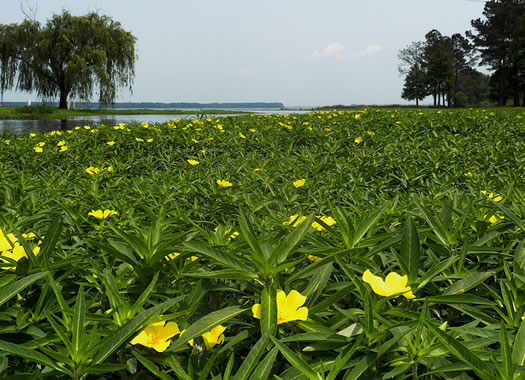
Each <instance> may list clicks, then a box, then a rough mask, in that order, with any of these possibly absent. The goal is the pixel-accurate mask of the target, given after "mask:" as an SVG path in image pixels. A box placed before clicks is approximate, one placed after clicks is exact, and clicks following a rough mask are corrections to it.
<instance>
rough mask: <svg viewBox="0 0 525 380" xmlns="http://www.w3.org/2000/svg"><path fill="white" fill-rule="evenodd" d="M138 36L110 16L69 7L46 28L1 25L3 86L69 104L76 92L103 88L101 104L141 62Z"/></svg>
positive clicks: (86, 94)
mask: <svg viewBox="0 0 525 380" xmlns="http://www.w3.org/2000/svg"><path fill="white" fill-rule="evenodd" d="M135 40H136V39H135V37H134V36H133V35H132V34H131V33H129V32H126V31H124V30H123V29H122V27H121V26H120V23H118V22H115V21H113V20H112V19H111V18H110V17H108V16H102V15H99V14H97V13H94V12H93V13H89V14H87V15H85V16H73V15H71V14H70V13H69V12H67V11H63V12H62V14H60V15H53V17H52V18H51V19H50V20H48V21H47V23H46V24H45V25H44V26H42V25H40V23H39V22H38V21H36V20H30V19H26V20H24V21H23V22H22V23H20V24H18V25H16V24H11V25H0V62H1V64H0V88H1V90H2V93H3V91H4V89H9V88H12V87H13V85H14V84H15V83H14V78H15V77H16V78H17V84H16V88H17V89H19V90H23V91H36V92H37V93H38V95H40V96H42V97H44V98H54V97H57V96H58V97H59V99H60V104H59V108H67V99H68V98H69V97H71V96H74V97H78V98H79V99H81V100H89V98H90V97H91V96H92V94H93V92H94V91H95V85H98V86H99V94H100V99H99V100H100V102H101V103H104V104H107V103H112V102H113V101H114V99H115V97H116V93H117V90H118V88H119V87H121V86H128V85H129V86H131V84H132V81H133V76H134V74H135V73H134V67H135V61H136V54H135Z"/></svg>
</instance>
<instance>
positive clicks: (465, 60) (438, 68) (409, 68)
mask: <svg viewBox="0 0 525 380" xmlns="http://www.w3.org/2000/svg"><path fill="white" fill-rule="evenodd" d="M398 58H399V59H400V64H399V73H400V74H402V75H406V77H405V83H404V87H403V92H402V94H401V96H402V97H403V99H407V100H416V105H419V104H418V103H419V100H423V99H424V98H425V97H427V96H429V95H432V96H433V98H434V105H441V104H443V105H445V104H446V102H448V104H449V105H453V106H459V105H463V102H462V101H463V100H465V99H477V97H473V96H470V95H465V94H464V93H463V92H464V91H466V89H471V88H474V87H473V86H470V85H467V83H466V80H468V79H472V78H474V76H472V75H471V74H472V72H473V71H475V70H474V69H473V66H474V64H475V59H474V55H473V47H472V45H471V44H470V43H469V41H468V40H467V39H466V38H465V37H463V36H462V35H461V34H459V33H456V34H453V35H452V36H444V35H442V34H441V33H440V32H439V31H438V30H435V29H433V30H431V31H430V32H428V33H427V34H426V35H425V41H418V42H413V43H412V44H410V45H409V46H407V47H406V48H404V49H402V50H400V51H399V53H398ZM465 85H466V86H465Z"/></svg>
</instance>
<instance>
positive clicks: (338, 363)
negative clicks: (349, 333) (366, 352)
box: [326, 335, 363, 380]
mask: <svg viewBox="0 0 525 380" xmlns="http://www.w3.org/2000/svg"><path fill="white" fill-rule="evenodd" d="M362 340H363V335H360V336H359V337H358V338H357V340H356V341H355V342H354V344H349V345H348V346H346V347H345V349H344V350H342V351H341V352H340V353H339V355H337V357H336V358H335V361H334V364H333V365H332V368H331V369H330V372H329V373H328V376H327V377H326V380H335V379H336V378H337V375H338V374H339V372H341V370H342V369H343V366H344V365H345V364H346V363H348V362H349V361H350V359H351V358H352V355H354V353H355V352H356V351H357V349H358V348H359V345H360V344H361V341H362Z"/></svg>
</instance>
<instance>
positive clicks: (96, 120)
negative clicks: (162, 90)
mask: <svg viewBox="0 0 525 380" xmlns="http://www.w3.org/2000/svg"><path fill="white" fill-rule="evenodd" d="M242 111H243V112H249V113H252V114H254V115H275V114H292V113H296V114H297V113H308V112H311V111H306V110H260V109H259V110H242ZM239 115H240V114H239V113H236V111H235V110H232V113H231V114H220V115H213V114H206V116H205V117H227V116H239ZM243 115H247V114H243ZM198 117H199V115H196V114H195V115H153V114H152V115H106V116H75V117H71V118H68V119H66V120H0V133H2V131H6V132H11V133H14V134H17V135H21V134H24V133H29V132H35V133H46V132H51V131H64V130H68V129H73V128H75V127H76V126H84V125H92V126H94V125H100V124H105V125H108V126H113V125H118V124H119V123H126V124H128V123H132V122H139V123H142V122H146V123H150V124H155V123H166V122H169V121H172V120H181V119H196V118H198Z"/></svg>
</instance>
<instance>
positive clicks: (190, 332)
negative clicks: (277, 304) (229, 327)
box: [170, 306, 248, 351]
mask: <svg viewBox="0 0 525 380" xmlns="http://www.w3.org/2000/svg"><path fill="white" fill-rule="evenodd" d="M246 310H248V309H241V308H240V307H238V306H231V307H227V308H224V309H221V310H217V311H214V312H212V313H210V314H208V315H206V316H204V317H202V318H201V319H199V320H198V321H197V322H195V323H194V324H192V325H191V326H190V327H188V328H187V329H186V331H185V332H184V334H182V335H180V336H179V338H178V339H177V340H176V341H175V342H174V343H172V345H171V347H170V351H171V350H174V349H176V348H178V347H180V346H182V345H184V344H185V343H187V342H188V341H189V340H190V339H195V338H197V337H199V336H201V335H202V334H204V333H205V332H208V331H210V330H211V329H213V328H214V327H215V326H218V325H220V324H222V323H224V322H226V321H229V320H230V319H232V318H233V317H235V316H237V315H239V314H241V313H243V312H245V311H246Z"/></svg>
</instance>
